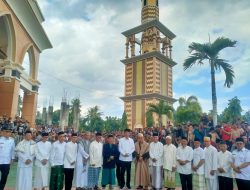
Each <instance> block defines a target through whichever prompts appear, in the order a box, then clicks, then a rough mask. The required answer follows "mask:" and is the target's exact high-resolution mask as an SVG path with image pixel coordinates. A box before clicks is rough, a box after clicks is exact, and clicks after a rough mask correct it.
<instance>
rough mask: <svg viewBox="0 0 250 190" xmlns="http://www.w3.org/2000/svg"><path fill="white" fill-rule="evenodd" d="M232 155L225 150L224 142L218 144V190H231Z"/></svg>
mask: <svg viewBox="0 0 250 190" xmlns="http://www.w3.org/2000/svg"><path fill="white" fill-rule="evenodd" d="M232 163H233V155H232V153H231V152H229V151H228V150H227V144H226V142H224V141H222V142H220V152H219V153H218V182H219V189H220V190H233V188H234V185H233V170H232V167H231V165H232Z"/></svg>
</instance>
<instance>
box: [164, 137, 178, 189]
mask: <svg viewBox="0 0 250 190" xmlns="http://www.w3.org/2000/svg"><path fill="white" fill-rule="evenodd" d="M176 164H177V163H176V147H175V145H173V144H172V137H171V136H167V137H166V145H164V147H163V169H164V178H165V179H164V186H165V188H167V189H169V190H171V189H175V183H176V181H175V173H176Z"/></svg>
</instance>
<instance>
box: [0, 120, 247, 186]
mask: <svg viewBox="0 0 250 190" xmlns="http://www.w3.org/2000/svg"><path fill="white" fill-rule="evenodd" d="M0 125H1V133H0V172H1V180H0V190H3V189H4V187H5V184H6V181H7V177H8V174H9V170H10V167H11V164H12V162H13V161H14V160H15V159H16V158H17V160H18V164H17V177H16V189H17V190H31V189H32V188H33V187H34V188H35V189H37V190H38V189H45V188H47V187H49V189H50V190H61V189H63V187H64V188H65V190H70V189H71V188H72V186H75V187H76V189H77V190H82V189H101V188H102V189H105V188H106V187H108V188H109V189H113V188H114V186H118V187H119V188H120V189H125V188H126V189H131V187H132V186H131V185H133V186H134V187H135V188H134V189H148V188H152V189H163V188H166V189H175V188H176V174H179V176H180V181H181V186H182V189H183V190H185V189H187V190H192V189H194V190H196V189H197V190H202V189H207V190H216V189H219V190H223V189H227V190H231V189H233V186H234V183H233V182H234V179H235V181H236V184H237V187H238V189H239V190H245V189H248V188H249V187H250V151H249V131H250V130H249V127H248V125H247V123H244V122H238V123H236V124H235V125H228V124H222V125H221V126H220V125H218V126H216V127H215V128H213V127H212V126H209V125H205V124H200V125H199V126H198V125H192V124H191V123H187V124H183V125H179V126H177V127H176V128H175V127H173V126H171V125H168V126H167V127H158V128H156V127H153V128H145V129H144V130H142V129H138V130H135V131H130V130H129V129H125V130H124V131H115V132H112V133H108V132H103V133H99V132H93V133H91V132H82V133H81V132H79V133H75V131H74V130H72V129H69V130H67V131H66V132H63V131H59V128H58V127H53V126H37V128H36V129H35V130H33V131H31V130H30V129H29V127H28V125H27V122H26V121H24V120H22V121H20V119H19V122H13V121H11V120H10V119H9V118H7V117H4V119H3V117H2V119H1V120H0ZM20 126H22V127H23V133H22V134H21V133H19V134H20V135H19V134H18V130H17V128H18V127H20ZM13 128H15V130H13ZM16 136H19V138H21V136H22V138H21V139H22V140H19V141H15V140H14V139H16ZM12 137H13V138H12ZM133 163H134V165H135V171H131V165H132V164H133ZM33 167H35V170H34V171H35V172H34V174H33ZM132 172H134V176H135V178H134V180H133V182H131V173H132ZM100 173H102V175H101V181H99V175H100ZM125 174H126V176H125ZM33 178H34V180H32V179H33ZM125 179H126V180H125Z"/></svg>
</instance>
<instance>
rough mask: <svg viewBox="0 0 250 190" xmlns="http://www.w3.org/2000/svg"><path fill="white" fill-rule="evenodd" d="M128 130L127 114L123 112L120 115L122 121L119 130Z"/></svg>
mask: <svg viewBox="0 0 250 190" xmlns="http://www.w3.org/2000/svg"><path fill="white" fill-rule="evenodd" d="M127 128H128V118H127V114H126V112H125V111H124V112H123V114H122V121H121V128H120V130H124V129H127Z"/></svg>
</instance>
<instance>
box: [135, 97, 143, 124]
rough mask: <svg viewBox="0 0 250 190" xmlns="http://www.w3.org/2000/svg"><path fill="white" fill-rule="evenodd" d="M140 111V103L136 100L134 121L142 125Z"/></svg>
mask: <svg viewBox="0 0 250 190" xmlns="http://www.w3.org/2000/svg"><path fill="white" fill-rule="evenodd" d="M141 109H142V101H141V100H137V101H136V119H135V121H136V124H141V123H142V119H141V117H142V115H141V113H142V110H141Z"/></svg>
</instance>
